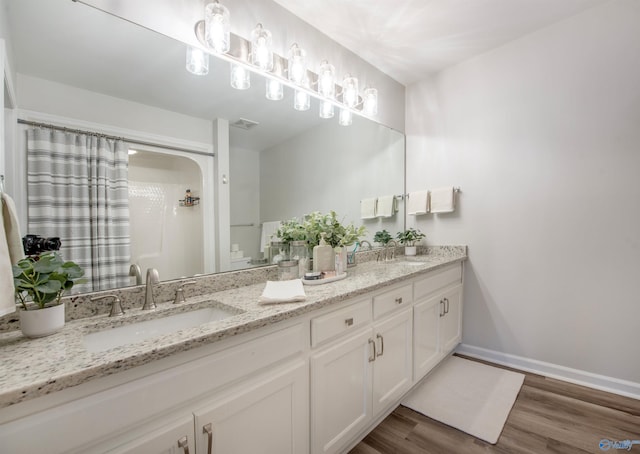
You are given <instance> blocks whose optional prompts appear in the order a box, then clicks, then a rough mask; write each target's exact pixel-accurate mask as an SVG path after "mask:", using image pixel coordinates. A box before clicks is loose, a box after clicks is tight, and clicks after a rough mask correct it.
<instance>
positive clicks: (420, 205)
mask: <svg viewBox="0 0 640 454" xmlns="http://www.w3.org/2000/svg"><path fill="white" fill-rule="evenodd" d="M428 212H429V191H426V190H425V191H416V192H410V193H409V199H408V200H407V214H412V215H414V216H415V215H418V214H427V213H428Z"/></svg>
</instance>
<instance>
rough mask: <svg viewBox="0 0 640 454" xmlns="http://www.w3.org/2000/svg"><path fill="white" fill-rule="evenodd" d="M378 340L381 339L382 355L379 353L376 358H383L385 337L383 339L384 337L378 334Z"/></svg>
mask: <svg viewBox="0 0 640 454" xmlns="http://www.w3.org/2000/svg"><path fill="white" fill-rule="evenodd" d="M376 339H380V353H378V354H377V355H376V356H382V355H384V337H382V335H381V334H380V333H378V334H376Z"/></svg>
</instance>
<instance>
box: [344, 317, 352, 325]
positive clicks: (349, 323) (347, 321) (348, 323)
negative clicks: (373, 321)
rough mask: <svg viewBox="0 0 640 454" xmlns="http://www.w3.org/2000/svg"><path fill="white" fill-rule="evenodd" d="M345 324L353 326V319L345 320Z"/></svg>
mask: <svg viewBox="0 0 640 454" xmlns="http://www.w3.org/2000/svg"><path fill="white" fill-rule="evenodd" d="M344 324H345V325H347V326H351V325H353V317H349V318H347V319H345V321H344Z"/></svg>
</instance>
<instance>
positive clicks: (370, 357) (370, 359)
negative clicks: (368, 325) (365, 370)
mask: <svg viewBox="0 0 640 454" xmlns="http://www.w3.org/2000/svg"><path fill="white" fill-rule="evenodd" d="M369 345H371V347H372V348H373V354H372V355H371V356H369V362H370V363H372V362H374V361H375V360H376V343H375V342H374V341H373V339H369Z"/></svg>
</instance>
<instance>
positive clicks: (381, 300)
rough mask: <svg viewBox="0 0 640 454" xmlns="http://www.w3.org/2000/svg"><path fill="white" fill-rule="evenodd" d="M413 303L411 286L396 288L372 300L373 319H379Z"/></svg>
mask: <svg viewBox="0 0 640 454" xmlns="http://www.w3.org/2000/svg"><path fill="white" fill-rule="evenodd" d="M412 301H413V289H412V288H411V284H408V285H403V286H401V287H396V288H395V289H393V290H389V291H388V292H384V293H382V294H380V295H378V296H375V297H374V298H373V318H374V319H375V320H377V319H379V318H380V317H382V316H383V315H385V314H388V313H389V312H391V311H393V310H396V309H399V308H402V307H406V306H407V305H409V304H411V302H412Z"/></svg>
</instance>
